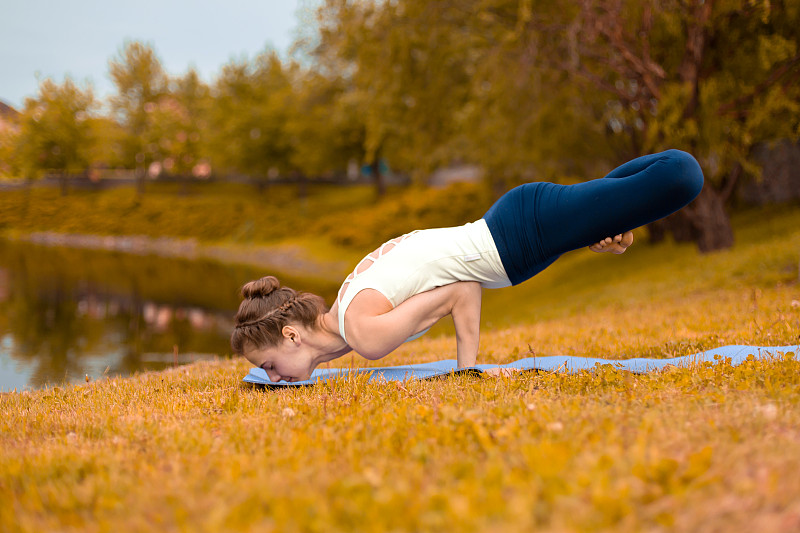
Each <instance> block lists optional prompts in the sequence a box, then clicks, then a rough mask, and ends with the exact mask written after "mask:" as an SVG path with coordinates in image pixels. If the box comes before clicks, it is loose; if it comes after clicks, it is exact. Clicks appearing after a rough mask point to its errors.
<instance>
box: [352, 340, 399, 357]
mask: <svg viewBox="0 0 800 533" xmlns="http://www.w3.org/2000/svg"><path fill="white" fill-rule="evenodd" d="M350 347H351V348H353V350H355V351H356V353H358V355H360V356H361V357H363V358H364V359H370V360H371V361H374V360H376V359H381V358H383V357H386V356H387V355H389V354H390V353H391V351H392V350H389V349H387V347H386V346H385V345H383V343H381V342H379V341H377V340H375V339H369V338H367V339H359V338H354V339H351V342H350Z"/></svg>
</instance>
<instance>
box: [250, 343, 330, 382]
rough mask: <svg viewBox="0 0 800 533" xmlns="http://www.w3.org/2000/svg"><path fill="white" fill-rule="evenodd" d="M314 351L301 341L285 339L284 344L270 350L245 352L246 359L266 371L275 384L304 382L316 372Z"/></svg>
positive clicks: (259, 349)
mask: <svg viewBox="0 0 800 533" xmlns="http://www.w3.org/2000/svg"><path fill="white" fill-rule="evenodd" d="M311 352H312V350H311V349H310V348H309V347H308V346H306V345H305V344H303V343H301V342H299V340H294V341H293V340H291V339H290V338H288V337H284V340H283V343H281V344H279V345H278V346H271V347H268V348H256V349H251V350H247V351H245V354H244V356H245V358H246V359H247V360H248V361H250V362H251V363H253V364H254V365H255V366H257V367H259V368H262V369H264V371H265V372H266V373H267V376H269V379H270V380H271V381H273V382H278V381H289V382H293V381H303V380H306V379H309V378H310V377H311V372H313V371H314V367H315V365H314V363H313V360H314V355H315V354H313V353H311Z"/></svg>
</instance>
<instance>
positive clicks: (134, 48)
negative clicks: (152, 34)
mask: <svg viewBox="0 0 800 533" xmlns="http://www.w3.org/2000/svg"><path fill="white" fill-rule="evenodd" d="M109 71H110V75H111V79H112V80H113V81H114V85H116V87H117V94H116V95H115V96H113V97H112V98H111V108H112V110H113V111H114V113H115V114H116V119H117V120H118V121H119V123H120V124H122V126H123V128H124V129H125V132H126V136H125V140H124V144H123V160H124V161H125V163H126V164H127V165H129V166H130V167H131V168H136V178H137V191H138V192H139V194H142V193H143V192H144V178H145V174H146V172H147V169H148V167H149V166H150V164H151V163H152V162H153V161H156V160H157V159H159V157H160V147H159V140H160V139H159V138H158V135H157V132H155V131H154V128H153V123H154V119H153V114H154V112H156V111H157V110H158V105H159V100H160V99H161V97H162V96H163V95H164V94H166V92H167V81H168V78H167V75H166V74H165V72H164V69H163V68H162V66H161V61H160V60H159V59H158V57H157V56H156V53H155V51H154V50H153V48H152V46H150V45H147V44H143V43H140V42H136V41H132V42H126V43H125V44H124V45H123V48H122V49H121V50H120V52H119V54H118V55H117V56H116V57H113V58H112V59H111V60H110V61H109Z"/></svg>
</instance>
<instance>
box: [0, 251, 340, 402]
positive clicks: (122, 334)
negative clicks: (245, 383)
mask: <svg viewBox="0 0 800 533" xmlns="http://www.w3.org/2000/svg"><path fill="white" fill-rule="evenodd" d="M261 275H263V273H262V272H261V271H258V270H256V269H253V268H248V267H241V266H232V265H221V264H217V263H212V262H206V261H188V260H178V259H165V258H159V257H153V256H132V255H126V254H120V253H112V252H99V251H90V250H73V249H64V248H50V247H43V246H38V245H32V244H26V243H18V242H8V241H3V240H0V390H4V391H7V390H13V389H14V388H17V389H22V388H28V387H30V388H38V387H42V386H44V385H46V384H57V383H63V382H64V381H67V382H78V381H82V380H83V379H84V376H85V375H87V374H88V375H89V376H90V377H91V378H92V379H97V378H99V377H101V376H103V375H115V374H123V375H127V374H130V373H133V372H136V371H140V370H145V369H159V368H164V367H166V366H168V365H171V364H173V363H174V361H175V354H174V347H177V349H178V356H177V361H178V363H186V362H191V361H195V360H198V359H203V358H212V357H216V356H217V355H218V354H219V355H222V356H224V355H225V354H227V353H228V352H229V347H228V338H229V335H230V328H231V317H232V316H233V313H234V312H235V310H236V307H237V306H238V303H239V300H238V294H237V293H238V288H239V287H240V286H241V285H242V283H244V282H246V281H248V280H250V279H253V278H256V277H259V276H261ZM286 282H287V283H293V284H294V286H296V287H298V288H301V289H304V290H313V291H317V292H320V293H321V294H323V295H324V296H325V297H326V299H328V300H331V299H332V298H333V294H335V290H336V288H335V287H330V286H319V285H318V284H317V285H315V284H313V283H310V282H308V281H303V280H288V279H287V280H286Z"/></svg>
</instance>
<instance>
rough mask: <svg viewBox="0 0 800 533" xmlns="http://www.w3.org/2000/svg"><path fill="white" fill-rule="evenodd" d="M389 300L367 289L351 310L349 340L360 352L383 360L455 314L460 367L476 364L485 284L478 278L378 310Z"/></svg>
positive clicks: (452, 284)
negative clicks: (426, 330)
mask: <svg viewBox="0 0 800 533" xmlns="http://www.w3.org/2000/svg"><path fill="white" fill-rule="evenodd" d="M387 303H388V302H387V301H386V299H385V298H384V297H383V296H382V295H381V294H380V293H378V292H377V291H373V290H371V289H367V290H364V291H362V292H361V293H359V295H358V296H357V297H356V298H355V299H354V300H353V302H352V303H351V304H350V307H349V308H348V309H347V320H346V326H345V327H346V328H347V340H348V343H349V344H350V346H352V347H353V349H354V350H356V351H357V352H358V353H359V354H361V355H363V356H364V357H366V358H368V359H380V358H381V357H385V356H386V355H388V354H389V353H391V352H392V351H393V350H394V349H395V348H397V347H398V346H400V345H401V344H402V343H403V342H405V340H406V339H407V338H408V337H410V336H411V335H414V334H415V333H418V332H420V331H423V330H425V329H427V328H429V327H431V326H432V325H434V324H435V323H436V322H437V321H439V319H441V318H442V317H445V316H447V315H449V314H452V315H453V321H454V323H455V327H456V342H457V345H458V366H459V367H465V366H472V365H474V364H475V360H476V358H477V354H478V340H479V330H480V308H481V287H480V284H479V283H477V282H474V281H461V282H456V283H451V284H449V285H443V286H442V287H437V288H435V289H432V290H430V291H425V292H422V293H420V294H417V295H414V296H412V297H411V298H409V299H408V300H406V301H405V302H403V303H401V304H400V305H398V306H397V307H395V308H394V309H392V308H391V305H390V304H389V305H388V307H389V309H388V310H386V311H384V312H376V311H375V310H376V309H380V306H381V304H383V305H386V304H387Z"/></svg>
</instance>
